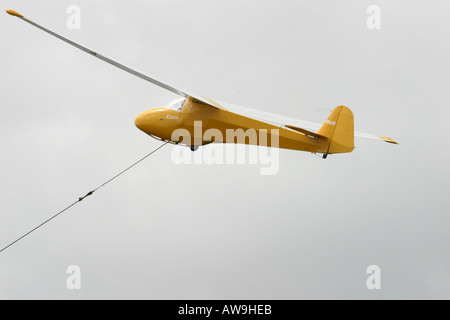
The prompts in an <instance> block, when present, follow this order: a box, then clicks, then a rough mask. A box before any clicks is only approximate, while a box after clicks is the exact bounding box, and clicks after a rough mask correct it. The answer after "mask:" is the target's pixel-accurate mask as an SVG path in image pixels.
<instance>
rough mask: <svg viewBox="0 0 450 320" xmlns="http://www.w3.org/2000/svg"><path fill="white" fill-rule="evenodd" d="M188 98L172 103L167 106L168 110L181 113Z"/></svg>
mask: <svg viewBox="0 0 450 320" xmlns="http://www.w3.org/2000/svg"><path fill="white" fill-rule="evenodd" d="M186 100H187V99H186V98H181V99H177V100H175V101H172V102H170V103H169V104H168V105H167V108H168V109H170V110H174V111H181V110H182V109H183V107H184V104H185V103H186Z"/></svg>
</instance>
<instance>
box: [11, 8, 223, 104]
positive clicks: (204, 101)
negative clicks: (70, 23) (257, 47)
mask: <svg viewBox="0 0 450 320" xmlns="http://www.w3.org/2000/svg"><path fill="white" fill-rule="evenodd" d="M6 12H7V13H8V14H10V15H12V16H15V17H18V18H19V19H21V20H23V21H25V22H27V23H29V24H31V25H32V26H34V27H36V28H38V29H41V30H42V31H44V32H46V33H48V34H50V35H52V36H54V37H55V38H58V39H60V40H62V41H64V42H66V43H68V44H70V45H71V46H74V47H75V48H77V49H80V50H81V51H84V52H86V53H88V54H90V55H92V56H93V57H95V58H98V59H100V60H103V61H105V62H106V63H109V64H110V65H113V66H114V67H117V68H119V69H122V70H123V71H126V72H128V73H130V74H132V75H134V76H136V77H138V78H141V79H143V80H145V81H148V82H151V83H153V84H154V85H157V86H159V87H161V88H163V89H166V90H168V91H171V92H173V93H175V94H177V95H180V96H182V97H185V98H189V97H191V98H193V99H194V100H195V101H197V102H200V103H202V104H204V105H208V106H210V107H214V108H218V109H225V108H224V107H223V106H221V105H220V104H218V103H216V102H214V101H212V100H210V99H206V98H204V97H202V96H199V95H197V94H195V93H190V92H188V91H186V90H181V89H178V88H175V87H174V86H171V85H168V84H167V83H164V82H161V81H159V80H156V79H155V78H152V77H149V76H147V75H145V74H143V73H140V72H138V71H136V70H133V69H131V68H129V67H127V66H125V65H123V64H121V63H119V62H117V61H114V60H112V59H110V58H108V57H105V56H104V55H102V54H100V53H98V52H95V51H93V50H91V49H89V48H86V47H84V46H82V45H80V44H78V43H76V42H74V41H72V40H69V39H67V38H65V37H63V36H61V35H59V34H57V33H55V32H53V31H51V30H49V29H47V28H44V27H43V26H41V25H39V24H37V23H36V22H33V21H31V20H30V19H28V18H25V17H24V16H23V15H21V14H20V13H18V12H16V11H14V10H11V9H8V10H6Z"/></svg>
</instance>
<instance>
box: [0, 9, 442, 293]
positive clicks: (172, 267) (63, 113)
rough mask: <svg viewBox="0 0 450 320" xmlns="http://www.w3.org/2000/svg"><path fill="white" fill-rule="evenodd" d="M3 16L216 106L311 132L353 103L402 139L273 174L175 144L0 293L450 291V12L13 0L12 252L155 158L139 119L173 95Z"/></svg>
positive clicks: (82, 213) (291, 164)
mask: <svg viewBox="0 0 450 320" xmlns="http://www.w3.org/2000/svg"><path fill="white" fill-rule="evenodd" d="M373 4H375V5H378V6H379V7H380V9H381V29H380V30H369V29H368V28H367V25H366V20H367V18H368V16H369V15H368V14H367V12H366V10H367V7H368V6H369V5H373ZM69 5H78V6H79V7H80V9H81V29H80V30H70V29H68V28H67V26H66V20H67V18H68V17H69V15H68V14H67V13H66V9H67V7H68V6H69ZM8 8H12V9H15V10H17V11H18V12H20V13H22V14H23V15H25V16H26V17H28V18H30V19H31V20H34V21H36V22H37V23H40V24H42V25H44V26H46V27H48V28H50V29H52V30H53V31H55V32H58V33H60V34H62V35H64V36H67V37H69V38H70V39H72V40H74V41H77V42H79V43H81V44H83V45H85V46H87V47H89V48H91V49H93V50H96V51H97V52H100V53H102V54H104V55H106V56H108V57H110V58H113V59H116V60H117V61H119V62H121V63H123V64H125V65H127V66H130V67H132V68H135V69H137V70H139V71H141V72H143V73H146V74H149V75H152V76H155V77H156V78H157V79H159V80H163V81H167V82H169V83H171V84H174V85H177V86H179V87H181V88H186V89H188V90H190V91H192V92H196V93H198V94H200V95H203V96H206V97H209V98H212V99H217V100H220V101H230V102H231V101H232V102H234V103H235V104H239V105H244V106H248V107H252V108H256V109H260V110H265V111H270V112H274V113H278V114H281V115H286V116H291V117H295V118H299V119H304V120H310V121H315V122H323V121H324V120H325V119H326V118H327V116H328V112H327V111H323V110H322V111H317V110H318V109H319V108H323V109H333V108H334V107H335V106H337V105H341V104H344V105H346V106H348V107H350V108H351V109H352V110H353V112H354V115H355V129H356V130H359V131H365V132H370V133H374V134H377V135H385V136H389V137H391V138H393V139H395V140H396V141H398V142H399V143H400V144H399V145H398V146H397V145H391V144H387V143H384V142H379V141H372V140H365V139H357V140H356V147H357V148H356V149H355V150H354V152H352V153H350V154H342V155H331V156H329V158H328V159H327V160H322V159H320V158H319V157H317V156H314V155H311V154H309V153H305V152H299V151H290V150H281V151H280V168H279V172H278V174H276V175H273V176H261V175H260V168H259V166H257V165H215V166H210V165H175V164H174V163H173V162H172V160H171V151H172V148H173V146H171V145H169V146H166V147H164V148H163V149H162V150H160V151H159V152H157V153H156V154H154V155H153V156H151V157H150V158H148V159H147V160H146V161H145V162H143V163H141V164H140V165H139V166H137V167H135V168H133V170H132V171H130V172H127V173H126V175H124V176H121V177H120V178H119V179H117V180H115V181H114V182H112V183H111V184H109V185H107V186H105V187H104V188H103V189H101V190H99V191H98V192H97V193H95V194H94V196H92V197H91V198H88V199H86V200H84V201H83V202H81V203H79V204H78V205H77V206H75V207H73V208H72V209H70V210H69V211H67V212H66V213H64V215H62V216H60V217H58V218H57V219H55V220H53V221H52V222H51V223H49V224H47V225H46V226H44V227H43V228H41V229H39V230H38V231H36V232H35V233H33V234H31V235H30V236H28V237H27V238H25V239H23V240H22V241H20V242H19V243H17V244H15V245H14V246H12V247H10V248H9V249H8V250H6V251H4V252H3V253H1V254H0V299H19V298H26V299H41V298H44V299H80V298H86V299H94V298H102V299H103V298H107V299H117V298H127V299H128V298H138V299H231V298H234V299H309V298H326V299H328V298H344V299H345V298H352V299H356V298H362V299H379V298H388V299H391V298H406V299H409V298H429V299H432V298H447V299H449V298H450V271H449V270H450V255H449V252H450V232H449V231H450V230H449V228H450V218H449V211H450V210H449V209H450V205H449V201H448V198H447V194H448V191H449V187H448V179H449V178H450V169H449V165H448V163H449V161H450V159H449V158H450V157H449V156H450V151H449V147H448V138H447V137H448V121H449V119H450V111H449V110H450V108H449V102H450V98H449V94H448V92H449V90H448V85H449V81H450V63H449V57H450V42H449V39H448V35H449V32H450V20H449V19H448V12H449V11H450V3H449V2H448V1H445V0H442V1H425V0H422V1H411V0H408V1H406V0H405V1H335V0H330V1H313V0H310V1H300V0H296V1H275V0H272V1H263V0H261V1H249V0H245V1H242V0H227V1H225V0H221V1H216V0H208V1H206V0H202V1H181V0H179V1H167V0H164V1H162V0H160V1H137V0H133V1H92V0H91V1H46V0H45V1H44V0H43V1H39V2H37V1H31V0H30V1H22V0H21V1H17V0H14V1H12V0H5V1H2V12H1V13H0V30H1V31H0V33H1V39H2V40H1V42H0V46H1V51H0V52H1V53H0V55H1V59H0V70H1V76H0V88H1V101H2V102H1V107H0V143H1V151H0V155H1V165H2V173H1V179H0V194H1V197H0V247H3V246H4V245H6V244H8V243H9V242H11V241H13V240H14V239H15V238H17V237H18V236H20V235H22V234H23V233H25V232H27V231H28V230H29V229H31V228H33V227H34V226H36V225H37V224H39V223H41V222H42V221H44V220H46V219H47V218H49V217H50V216H52V215H53V214H55V213H56V212H57V211H59V210H61V209H62V208H64V207H65V206H67V205H69V204H70V203H72V202H73V201H75V200H76V199H77V198H78V197H79V196H82V195H84V194H85V193H86V192H87V191H89V190H91V189H93V188H95V187H97V186H98V185H100V184H102V183H103V182H104V181H105V180H107V179H109V178H110V177H112V176H113V175H115V174H116V173H117V172H119V171H120V170H122V169H124V168H125V167H126V166H128V165H129V164H131V163H133V162H134V161H136V160H137V159H139V158H140V157H141V156H143V155H145V154H146V153H148V152H149V151H150V150H152V149H154V148H156V147H157V146H158V145H160V142H158V141H156V140H154V139H152V138H150V137H148V136H146V135H145V134H144V133H143V132H141V131H140V130H138V129H137V128H136V127H135V125H134V118H135V116H136V115H137V114H139V113H141V112H142V111H144V110H147V109H150V108H153V107H158V106H163V105H165V104H166V103H167V102H168V101H170V100H172V99H174V98H176V96H175V95H174V94H172V93H170V92H168V91H165V90H163V89H161V88H159V87H156V86H154V85H152V84H150V83H147V82H145V81H142V80H141V79H138V78H136V77H134V76H132V75H129V74H127V73H125V72H123V71H121V70H119V69H116V68H114V67H112V66H110V65H108V64H106V63H104V62H102V61H99V60H98V59H95V58H93V57H92V56H89V55H87V54H86V53H84V52H81V51H79V50H77V49H75V48H73V47H71V46H69V45H67V44H65V43H63V42H61V41H59V40H57V39H55V38H53V37H51V36H49V35H48V34H46V33H44V32H42V31H40V30H38V29H36V28H34V27H32V26H30V25H29V24H27V23H25V22H23V21H20V20H19V19H17V18H15V17H12V16H9V15H7V14H6V13H5V12H4V10H3V9H8ZM69 265H78V266H79V267H80V268H81V272H82V277H81V283H82V288H81V290H68V289H67V287H66V279H67V277H68V276H69V275H68V274H67V273H66V269H67V267H68V266H69ZM369 265H378V266H380V268H381V283H382V288H381V290H368V289H367V287H366V279H367V277H368V275H367V274H366V268H367V267H368V266H369Z"/></svg>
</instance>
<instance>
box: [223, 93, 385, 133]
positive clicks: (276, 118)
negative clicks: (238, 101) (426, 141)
mask: <svg viewBox="0 0 450 320" xmlns="http://www.w3.org/2000/svg"><path fill="white" fill-rule="evenodd" d="M219 103H220V104H221V105H223V106H224V107H226V109H227V110H228V111H231V112H234V113H237V114H240V115H243V116H246V117H249V118H253V119H257V120H260V121H264V122H267V123H270V124H273V125H275V126H279V127H284V126H286V125H291V126H295V127H299V128H303V129H306V130H309V131H312V132H317V131H318V130H319V129H320V127H321V126H322V124H321V123H317V122H311V121H306V120H300V119H295V118H291V117H286V116H281V115H278V114H275V113H271V112H267V111H261V110H256V109H252V108H247V107H242V106H238V105H232V104H229V103H226V102H219ZM355 137H361V138H369V139H375V140H381V141H385V140H384V139H382V138H380V137H379V136H376V135H374V134H370V133H365V132H359V131H355Z"/></svg>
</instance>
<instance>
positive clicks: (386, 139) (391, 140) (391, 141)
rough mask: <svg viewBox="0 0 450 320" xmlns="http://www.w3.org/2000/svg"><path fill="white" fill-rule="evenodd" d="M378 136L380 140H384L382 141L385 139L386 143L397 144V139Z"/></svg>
mask: <svg viewBox="0 0 450 320" xmlns="http://www.w3.org/2000/svg"><path fill="white" fill-rule="evenodd" d="M378 138H380V139H381V140H384V141H386V142H388V143H393V144H398V142H397V141H395V140H393V139H391V138H389V137H385V136H378Z"/></svg>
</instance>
